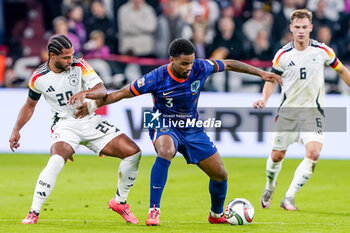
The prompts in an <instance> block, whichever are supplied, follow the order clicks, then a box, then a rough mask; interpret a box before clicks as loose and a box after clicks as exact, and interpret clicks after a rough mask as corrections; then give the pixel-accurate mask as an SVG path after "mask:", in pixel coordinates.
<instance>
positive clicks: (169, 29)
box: [155, 0, 185, 58]
mask: <svg viewBox="0 0 350 233" xmlns="http://www.w3.org/2000/svg"><path fill="white" fill-rule="evenodd" d="M184 26H185V21H184V20H183V19H182V18H181V17H180V16H179V14H178V13H177V12H176V0H169V1H167V3H164V6H163V14H161V15H160V16H159V17H158V26H157V31H156V36H155V38H156V40H155V42H156V45H155V55H156V56H157V57H158V58H168V57H169V55H168V47H169V45H170V42H171V41H173V40H174V39H176V38H180V37H182V33H183V30H184Z"/></svg>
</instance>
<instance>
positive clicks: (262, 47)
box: [253, 29, 273, 61]
mask: <svg viewBox="0 0 350 233" xmlns="http://www.w3.org/2000/svg"><path fill="white" fill-rule="evenodd" d="M272 58H273V53H272V50H271V48H270V43H269V35H268V32H267V31H266V30H264V29H262V30H260V31H258V34H257V35H256V38H255V41H254V43H253V59H258V60H260V61H269V60H272Z"/></svg>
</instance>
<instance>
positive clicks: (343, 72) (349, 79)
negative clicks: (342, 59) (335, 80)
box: [336, 64, 350, 87]
mask: <svg viewBox="0 0 350 233" xmlns="http://www.w3.org/2000/svg"><path fill="white" fill-rule="evenodd" d="M336 71H337V73H338V75H339V76H340V77H341V79H343V80H344V82H345V83H346V85H348V87H350V72H349V70H348V69H347V68H346V66H344V65H343V64H341V65H340V67H339V69H337V70H336Z"/></svg>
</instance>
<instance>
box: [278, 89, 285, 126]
mask: <svg viewBox="0 0 350 233" xmlns="http://www.w3.org/2000/svg"><path fill="white" fill-rule="evenodd" d="M286 99H287V95H286V93H284V94H283V100H282V103H281V104H280V106H279V107H278V109H277V117H278V113H279V112H280V108H281V107H282V104H283V103H284V101H286ZM276 120H277V118H276Z"/></svg>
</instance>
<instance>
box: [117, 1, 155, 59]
mask: <svg viewBox="0 0 350 233" xmlns="http://www.w3.org/2000/svg"><path fill="white" fill-rule="evenodd" d="M118 17H119V19H118V22H119V36H120V38H119V39H120V41H119V42H120V47H119V51H120V53H122V54H128V55H134V56H151V55H153V53H154V42H155V40H154V35H153V33H154V32H155V30H156V27H157V18H156V14H155V11H154V9H153V8H152V7H151V6H149V5H148V4H147V3H145V1H144V0H130V1H129V2H128V3H126V4H124V5H122V6H121V7H120V9H119V13H118Z"/></svg>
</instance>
